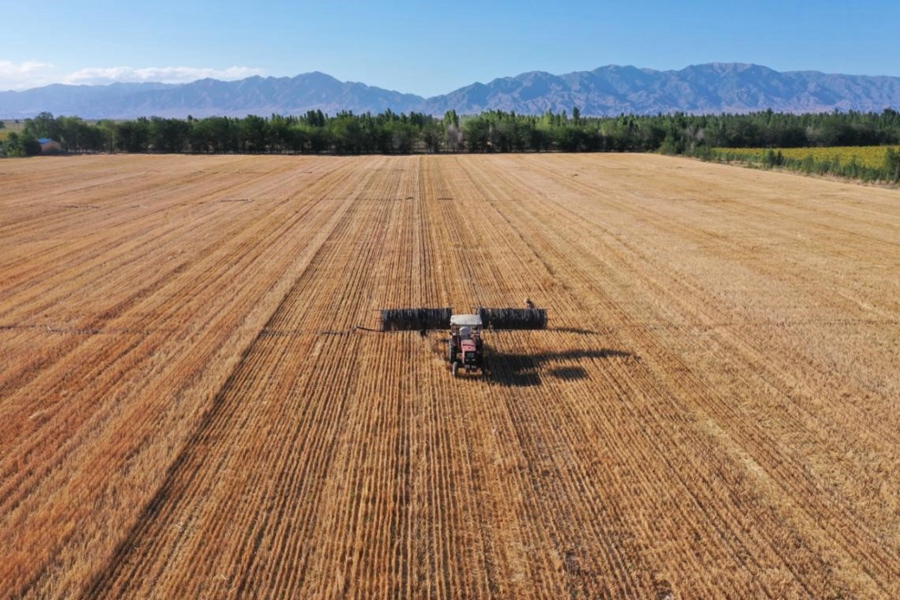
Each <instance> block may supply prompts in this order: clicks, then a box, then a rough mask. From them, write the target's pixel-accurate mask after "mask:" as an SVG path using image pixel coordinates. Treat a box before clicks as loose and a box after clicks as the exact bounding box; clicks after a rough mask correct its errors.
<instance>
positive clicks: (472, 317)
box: [381, 300, 547, 377]
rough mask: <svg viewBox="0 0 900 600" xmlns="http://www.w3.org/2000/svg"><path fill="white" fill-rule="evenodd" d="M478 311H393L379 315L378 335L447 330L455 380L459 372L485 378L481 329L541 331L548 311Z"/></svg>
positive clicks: (430, 309)
mask: <svg viewBox="0 0 900 600" xmlns="http://www.w3.org/2000/svg"><path fill="white" fill-rule="evenodd" d="M526 305H527V308H478V309H476V310H475V311H474V312H472V313H466V314H453V309H452V308H451V307H445V308H392V309H385V310H382V311H381V331H415V330H418V331H419V334H420V335H422V336H424V335H425V334H426V332H428V331H429V330H434V329H449V330H450V337H449V339H448V340H447V362H448V363H449V365H450V372H451V373H452V374H453V376H454V377H457V376H458V375H459V372H460V370H462V371H464V372H466V373H473V372H476V371H478V372H480V373H481V375H482V376H487V373H488V370H487V365H486V364H485V360H484V340H483V336H482V334H483V332H484V329H486V328H487V329H495V330H500V329H544V328H545V327H546V326H547V311H546V309H543V308H535V307H534V304H533V303H532V302H531V301H530V300H526Z"/></svg>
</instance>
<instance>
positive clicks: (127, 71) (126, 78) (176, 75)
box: [63, 67, 263, 85]
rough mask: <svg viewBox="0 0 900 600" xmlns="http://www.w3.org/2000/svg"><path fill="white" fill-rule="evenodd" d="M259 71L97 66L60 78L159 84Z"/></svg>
mask: <svg viewBox="0 0 900 600" xmlns="http://www.w3.org/2000/svg"><path fill="white" fill-rule="evenodd" d="M262 73H263V71H262V69H256V68H253V67H228V68H227V69H209V68H198V67H145V68H136V67H100V68H88V69H81V70H80V71H76V72H74V73H72V74H71V75H67V76H66V77H64V78H63V83H69V84H86V85H104V84H109V83H117V82H146V81H153V82H160V83H188V82H191V81H196V80H198V79H205V78H207V77H210V78H212V79H221V80H226V81H228V80H234V79H244V78H245V77H252V76H253V75H262Z"/></svg>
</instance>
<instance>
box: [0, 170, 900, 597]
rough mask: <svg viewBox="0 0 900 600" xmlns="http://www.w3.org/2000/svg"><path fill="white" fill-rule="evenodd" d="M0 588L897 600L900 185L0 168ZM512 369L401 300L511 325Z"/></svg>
mask: <svg viewBox="0 0 900 600" xmlns="http://www.w3.org/2000/svg"><path fill="white" fill-rule="evenodd" d="M0 177H2V181H3V185H2V188H0V582H3V584H2V586H0V593H2V594H3V596H6V597H19V596H26V597H62V596H65V597H71V596H85V597H98V596H101V597H102V596H107V597H151V596H152V597H160V598H196V597H222V598H224V597H234V596H249V597H273V598H274V597H296V598H301V597H347V596H351V597H372V596H376V597H384V596H390V597H447V596H459V597H480V596H491V595H496V596H503V597H516V598H519V597H532V596H545V597H556V598H559V597H566V596H569V597H586V598H597V597H611V598H623V597H624V598H677V597H684V598H714V597H723V596H727V597H737V598H748V597H813V598H828V597H860V598H862V597H866V598H877V597H884V598H896V597H898V596H900V483H898V481H900V478H898V476H897V472H898V470H900V376H898V373H900V191H897V190H888V189H872V188H866V187H861V186H857V185H851V184H845V183H840V182H834V181H825V180H814V179H807V178H801V177H796V176H793V175H788V174H782V173H773V172H761V171H754V170H746V169H737V168H731V167H727V166H722V165H714V164H705V163H699V162H693V161H688V160H682V159H675V158H667V157H660V156H643V155H629V156H623V155H518V156H516V155H512V156H438V157H434V156H416V157H347V158H336V157H328V158H322V157H246V156H215V157H184V156H149V157H148V156H96V157H77V158H58V159H39V160H38V159H32V160H4V161H0ZM526 297H530V298H531V299H532V300H534V301H535V303H536V304H537V305H538V306H541V307H546V308H547V309H548V312H549V327H548V329H546V330H543V331H508V332H488V333H487V334H486V341H487V344H488V346H489V351H488V355H487V361H488V362H489V364H490V365H491V371H492V373H491V377H490V378H489V379H487V380H483V379H481V378H468V379H460V380H453V379H452V378H451V377H450V375H449V372H448V369H447V366H446V363H445V362H444V353H445V346H444V345H443V339H444V337H445V336H444V334H442V333H440V332H431V333H429V334H428V336H427V337H426V338H424V339H423V338H421V337H420V336H419V334H418V332H391V333H376V332H369V331H365V330H360V329H354V327H355V326H357V325H362V326H365V327H371V328H374V327H376V323H377V320H378V315H379V312H378V309H380V308H385V307H404V306H409V307H418V306H434V307H443V306H453V307H454V308H456V309H459V310H462V311H468V310H469V309H470V308H474V307H475V306H479V305H481V306H522V303H523V301H524V299H525V298H526Z"/></svg>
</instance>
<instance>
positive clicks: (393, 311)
mask: <svg viewBox="0 0 900 600" xmlns="http://www.w3.org/2000/svg"><path fill="white" fill-rule="evenodd" d="M452 314H453V310H452V309H451V308H450V307H449V306H448V307H446V308H387V309H384V310H382V311H381V331H415V330H421V329H449V328H450V315H452Z"/></svg>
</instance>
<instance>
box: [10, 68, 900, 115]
mask: <svg viewBox="0 0 900 600" xmlns="http://www.w3.org/2000/svg"><path fill="white" fill-rule="evenodd" d="M576 106H577V107H578V109H579V110H580V111H581V114H582V115H584V116H606V115H618V114H621V113H634V114H657V113H670V112H674V111H683V112H686V113H694V114H698V113H721V112H733V113H746V112H752V111H759V110H766V109H770V108H771V109H772V110H774V111H777V112H791V113H801V112H830V111H833V110H841V111H848V110H858V111H862V112H871V111H874V112H881V111H882V110H884V109H885V108H894V109H897V108H898V107H900V77H887V76H865V75H835V74H826V73H820V72H817V71H790V72H783V73H780V72H778V71H774V70H772V69H770V68H768V67H764V66H759V65H752V64H737V63H711V64H705V65H694V66H690V67H686V68H684V69H681V70H679V71H657V70H653V69H639V68H636V67H628V66H626V67H620V66H616V65H610V66H606V67H600V68H598V69H595V70H593V71H579V72H573V73H567V74H565V75H552V74H550V73H545V72H542V71H534V72H529V73H522V74H521V75H517V76H516V77H503V78H499V79H494V80H493V81H491V82H489V83H487V84H484V83H474V84H472V85H469V86H466V87H463V88H460V89H458V90H455V91H453V92H450V93H449V94H444V95H440V96H435V97H432V98H423V97H421V96H417V95H415V94H403V93H400V92H396V91H391V90H386V89H383V88H378V87H373V86H368V85H365V84H363V83H356V82H342V81H339V80H337V79H335V78H334V77H331V76H330V75H327V74H325V73H319V72H313V73H305V74H302V75H297V76H296V77H259V76H254V77H249V78H247V79H242V80H239V81H219V80H215V79H201V80H198V81H194V82H192V83H186V84H162V83H117V84H112V85H107V86H72V85H62V84H54V85H50V86H46V87H41V88H34V89H30V90H25V91H19V92H16V91H9V92H0V118H5V119H20V118H26V117H33V116H34V115H36V114H38V113H39V112H44V111H46V112H51V113H53V114H54V115H77V116H80V117H83V118H86V119H101V118H112V119H132V118H136V117H139V116H160V117H178V118H185V117H187V116H188V115H192V116H194V117H198V118H199V117H207V116H213V115H224V116H236V117H238V116H239V117H243V116H246V115H248V114H256V115H261V116H268V115H270V114H273V113H277V114H303V113H305V112H306V111H308V110H316V109H318V110H322V111H323V112H326V113H328V114H332V115H333V114H335V113H337V112H340V111H342V110H349V111H353V112H355V113H364V112H372V113H380V112H384V111H385V110H387V109H390V110H392V111H394V112H398V113H400V112H405V113H408V112H410V111H416V112H424V113H429V114H434V115H442V114H444V113H445V112H446V111H447V110H451V109H453V110H456V112H457V113H459V114H473V113H480V112H483V111H486V110H503V111H516V112H517V113H520V114H543V113H545V112H547V111H548V110H552V111H553V112H560V111H563V110H566V111H571V110H572V108H573V107H576Z"/></svg>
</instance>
